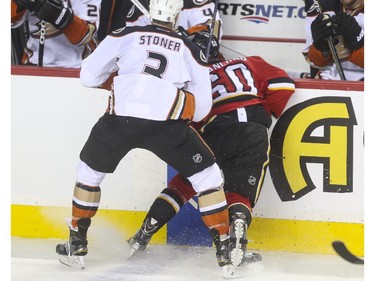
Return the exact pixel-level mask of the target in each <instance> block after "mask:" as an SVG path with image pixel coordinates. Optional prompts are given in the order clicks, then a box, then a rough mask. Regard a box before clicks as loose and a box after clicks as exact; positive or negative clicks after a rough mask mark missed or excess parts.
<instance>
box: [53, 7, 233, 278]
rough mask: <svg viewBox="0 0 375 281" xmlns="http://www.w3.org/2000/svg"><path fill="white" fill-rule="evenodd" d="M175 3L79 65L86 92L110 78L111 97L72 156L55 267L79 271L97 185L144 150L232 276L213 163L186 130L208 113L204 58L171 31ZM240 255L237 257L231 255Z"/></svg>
mask: <svg viewBox="0 0 375 281" xmlns="http://www.w3.org/2000/svg"><path fill="white" fill-rule="evenodd" d="M181 8H182V0H151V1H150V16H151V22H152V24H151V25H146V26H134V27H126V28H123V29H121V30H116V31H114V32H112V33H111V34H110V35H109V36H107V37H106V38H105V39H104V40H103V41H102V42H101V43H100V44H99V46H98V47H97V48H96V49H95V51H94V52H93V53H92V54H91V55H90V56H89V57H87V58H86V59H85V60H84V61H83V62H82V67H81V72H80V80H81V82H82V84H83V85H84V86H86V87H93V88H97V87H104V86H103V84H105V82H106V81H107V80H108V79H111V76H112V75H111V74H112V73H118V75H117V76H116V77H115V78H114V79H113V92H112V96H111V98H110V102H109V106H108V110H107V112H106V113H105V114H104V115H103V116H102V117H101V118H100V119H99V120H98V122H97V123H96V124H95V125H94V127H93V128H92V130H91V133H90V136H89V137H88V140H87V141H86V143H85V145H84V147H83V148H82V150H81V153H80V161H79V163H78V167H77V178H76V185H75V187H74V197H73V203H72V217H71V219H68V220H67V222H68V226H69V230H70V237H69V240H68V242H66V243H62V244H58V245H57V247H56V251H57V253H58V254H59V255H60V261H61V262H62V263H64V264H66V265H74V266H78V267H83V266H84V260H83V256H85V255H86V254H87V252H88V248H87V230H88V227H89V226H90V224H91V218H92V217H94V216H95V214H96V212H97V210H98V207H99V203H100V195H101V189H100V184H101V182H102V181H103V180H104V177H105V175H106V174H107V173H113V172H114V171H115V169H116V167H117V165H118V164H119V162H120V161H121V159H122V158H123V157H125V155H127V153H128V152H129V151H130V150H132V149H134V148H141V149H146V150H148V151H150V152H152V153H154V154H155V155H156V156H158V157H159V158H160V159H162V160H164V161H165V162H166V163H168V164H169V165H171V166H172V167H174V168H175V169H176V170H178V171H179V172H180V173H181V174H182V175H184V177H186V178H187V179H188V180H189V181H190V182H191V184H192V187H193V190H194V191H195V192H197V193H198V194H199V195H198V202H199V205H200V212H201V215H202V218H203V221H204V223H205V224H206V225H207V227H208V228H210V229H212V231H215V232H216V233H217V234H218V236H219V237H220V238H219V240H218V244H217V251H216V257H217V262H218V264H219V266H221V267H223V270H224V273H225V274H232V273H233V272H234V270H235V268H236V266H237V265H236V264H235V263H234V262H233V259H232V258H231V255H237V252H238V251H237V250H236V249H230V248H229V217H228V209H227V202H226V199H225V195H224V191H223V189H222V183H223V179H222V176H221V173H220V168H219V166H218V165H217V163H216V162H215V157H214V155H213V153H212V151H211V150H210V149H209V148H208V146H207V144H206V143H205V142H204V141H203V140H202V138H200V136H199V134H198V133H197V132H196V131H195V130H194V129H193V128H191V127H190V126H189V125H188V122H189V121H194V122H199V121H201V120H202V119H203V118H204V117H205V116H207V114H208V113H209V111H210V109H211V107H212V98H211V84H210V78H209V70H208V68H207V65H206V63H205V55H204V54H203V53H202V51H201V50H200V49H199V48H197V46H196V45H194V44H193V43H192V42H191V41H190V40H188V39H187V38H186V37H183V36H181V35H179V34H178V33H177V32H176V30H175V23H176V18H177V16H178V13H179V12H180V10H181ZM239 254H240V253H239Z"/></svg>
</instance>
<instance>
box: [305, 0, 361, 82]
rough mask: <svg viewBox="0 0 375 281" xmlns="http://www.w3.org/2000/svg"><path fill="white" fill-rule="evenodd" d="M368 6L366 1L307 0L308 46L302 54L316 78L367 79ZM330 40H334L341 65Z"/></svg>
mask: <svg viewBox="0 0 375 281" xmlns="http://www.w3.org/2000/svg"><path fill="white" fill-rule="evenodd" d="M364 9H365V8H364V0H320V1H316V0H305V11H306V46H305V48H304V50H303V51H302V53H303V55H304V56H305V59H306V61H307V62H308V63H309V64H310V65H311V66H312V70H315V71H312V72H314V73H312V75H311V76H312V77H316V78H320V79H326V80H340V79H343V80H344V79H345V80H349V81H358V80H363V79H364V39H365V36H364V13H365V12H364ZM320 12H321V13H320ZM330 38H331V39H330ZM327 40H332V44H333V45H334V46H335V49H336V53H337V56H338V61H339V64H337V63H336V62H335V61H334V57H333V54H332V51H331V49H330V47H329V45H328V42H327ZM340 67H341V69H342V74H341V75H340V72H341V71H340ZM340 76H342V77H340Z"/></svg>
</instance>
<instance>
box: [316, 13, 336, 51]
mask: <svg viewBox="0 0 375 281" xmlns="http://www.w3.org/2000/svg"><path fill="white" fill-rule="evenodd" d="M311 34H312V37H313V44H314V46H315V48H317V49H318V50H319V51H328V50H329V46H328V43H327V39H328V38H329V37H331V36H333V25H332V19H331V17H330V16H329V15H327V14H319V15H318V16H317V17H316V18H315V20H314V21H313V22H312V23H311Z"/></svg>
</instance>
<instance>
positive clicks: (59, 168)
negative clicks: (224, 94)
mask: <svg viewBox="0 0 375 281" xmlns="http://www.w3.org/2000/svg"><path fill="white" fill-rule="evenodd" d="M12 71H13V72H12V74H13V75H12V85H11V86H12V178H11V179H12V227H11V231H12V236H21V237H43V238H47V237H48V238H64V239H65V238H66V237H67V228H66V225H65V223H64V218H65V217H69V216H70V214H71V210H70V204H71V200H72V191H73V187H74V182H75V167H76V164H77V161H78V155H79V151H80V149H81V147H82V145H83V144H84V142H85V140H86V138H87V136H88V134H89V132H90V130H91V127H92V125H93V124H94V123H95V122H96V120H97V119H98V118H99V117H100V116H101V115H102V114H103V113H104V110H105V108H106V100H107V97H108V94H107V92H106V91H104V90H97V89H87V88H84V87H82V86H81V85H80V82H79V79H77V78H76V77H77V75H78V71H77V70H67V69H57V70H55V71H53V70H51V69H48V70H43V69H40V68H39V69H37V68H32V67H31V68H27V70H25V68H22V67H15V68H13V70H12ZM30 73H31V75H30ZM56 76H57V77H56ZM296 83H297V91H296V93H295V94H294V96H293V97H292V99H291V100H290V102H289V103H288V105H287V109H286V111H285V114H284V116H285V117H284V118H283V119H280V120H278V122H274V127H272V135H271V140H272V141H271V142H273V147H274V151H273V154H272V156H271V165H270V167H269V171H268V174H267V178H266V180H265V183H264V186H263V190H262V193H261V196H260V199H259V201H258V203H257V205H256V207H255V208H254V212H253V215H254V221H253V224H252V225H251V228H250V231H249V235H248V238H249V240H250V241H251V242H250V244H249V247H250V248H254V249H261V250H276V251H290V252H302V253H324V254H330V253H333V251H332V249H331V247H330V242H331V241H332V240H336V239H340V240H343V241H345V242H346V243H347V245H348V247H350V249H351V250H352V251H353V252H354V253H355V254H357V255H363V252H364V250H363V248H364V221H363V217H364V213H363V212H364V211H363V196H364V181H363V158H364V155H363V130H364V129H363V123H364V122H363V121H364V120H363V103H364V99H363V94H364V93H363V91H364V89H363V83H362V82H341V81H336V82H334V81H326V82H324V81H310V80H296ZM41 85H43V87H41ZM273 132H277V134H276V135H275V134H274V133H273ZM294 136H295V137H294ZM272 157H274V158H272ZM280 159H282V160H280ZM272 163H274V164H273V165H272ZM172 175H173V170H171V169H168V167H167V165H166V164H165V163H164V162H162V161H161V160H159V159H158V158H156V157H155V156H154V155H152V154H151V153H149V152H147V151H143V150H134V151H132V152H131V153H129V155H127V156H126V157H125V158H124V159H123V161H122V162H121V163H120V165H119V167H118V169H117V170H116V172H115V173H114V174H111V175H107V177H106V179H105V180H104V182H103V184H102V186H101V188H102V200H101V209H100V211H99V212H98V215H97V216H96V217H95V218H94V219H93V225H92V227H91V228H90V234H89V235H95V228H100V227H108V229H111V230H113V231H114V232H115V233H116V234H118V235H120V236H121V237H123V239H124V243H125V241H126V239H128V238H129V236H130V235H132V234H133V233H134V232H135V231H136V229H137V228H138V227H139V226H140V224H141V222H142V220H143V218H144V215H145V214H146V212H147V210H148V208H149V206H150V205H151V203H152V201H153V200H154V198H155V197H156V196H157V195H158V194H159V193H160V191H161V190H162V189H163V188H164V187H165V186H166V183H167V181H168V178H169V177H171V176H172ZM271 175H272V179H271ZM275 183H276V184H275ZM152 243H155V244H164V243H173V244H186V245H210V244H211V241H210V239H209V236H208V233H207V229H205V227H204V226H203V224H202V221H201V220H200V218H199V214H198V212H197V210H195V209H194V207H192V205H190V204H187V205H186V206H185V207H184V208H183V209H182V210H181V212H180V213H179V214H178V216H176V217H175V218H174V219H173V220H172V221H171V222H170V223H169V224H168V225H167V226H166V227H164V228H163V229H162V231H160V232H159V233H158V234H157V235H156V236H155V237H154V238H153V240H152Z"/></svg>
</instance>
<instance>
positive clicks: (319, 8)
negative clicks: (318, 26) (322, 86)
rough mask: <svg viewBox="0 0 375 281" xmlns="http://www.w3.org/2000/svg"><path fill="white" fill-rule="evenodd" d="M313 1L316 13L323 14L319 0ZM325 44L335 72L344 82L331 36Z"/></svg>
mask: <svg viewBox="0 0 375 281" xmlns="http://www.w3.org/2000/svg"><path fill="white" fill-rule="evenodd" d="M313 1H314V5H315V9H316V11H317V12H318V13H319V14H321V15H322V14H323V11H322V8H321V5H320V2H319V0H313ZM326 41H327V43H328V47H329V49H330V51H331V54H332V57H333V61H334V62H335V65H336V67H337V70H338V72H339V75H340V78H341V80H346V78H345V74H344V71H343V69H342V66H341V63H340V60H339V57H338V55H337V51H336V48H335V46H334V45H333V38H332V36H330V37H329V38H327V39H326Z"/></svg>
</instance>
